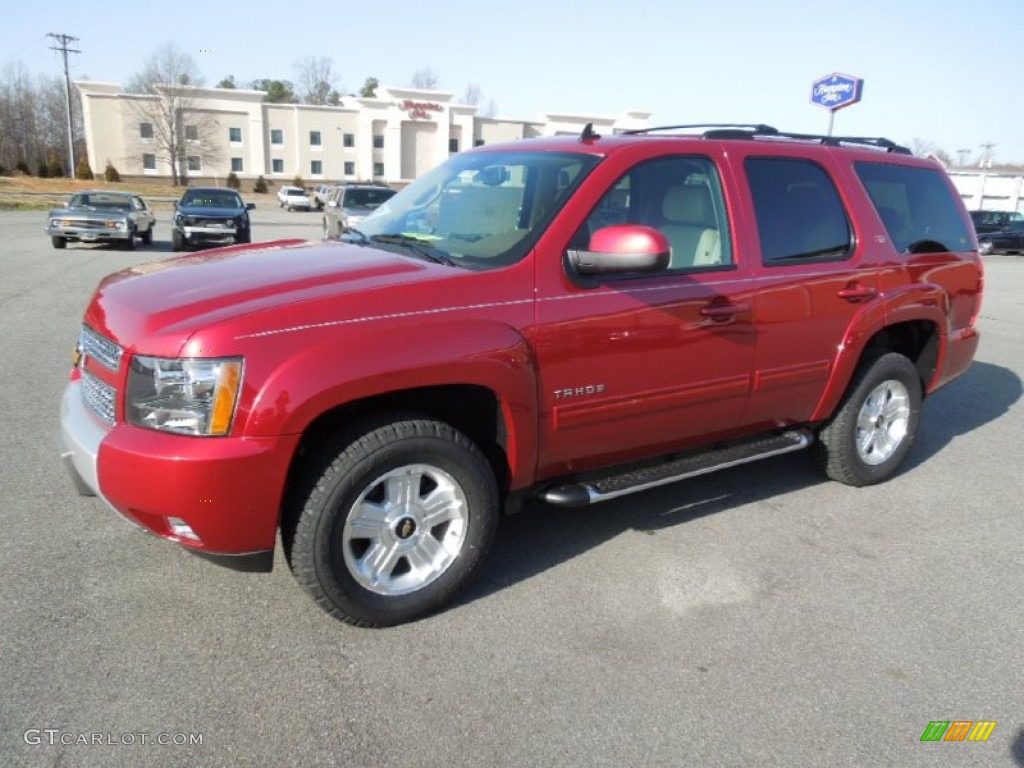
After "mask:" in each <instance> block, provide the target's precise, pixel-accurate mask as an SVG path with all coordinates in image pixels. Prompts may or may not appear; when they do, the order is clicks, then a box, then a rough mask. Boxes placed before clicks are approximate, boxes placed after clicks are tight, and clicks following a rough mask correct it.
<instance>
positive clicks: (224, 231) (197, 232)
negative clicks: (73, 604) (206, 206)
mask: <svg viewBox="0 0 1024 768" xmlns="http://www.w3.org/2000/svg"><path fill="white" fill-rule="evenodd" d="M245 232H246V230H244V229H235V228H234V227H182V228H181V234H182V235H183V236H184V237H185V240H186V241H187V242H190V243H233V242H235V241H236V239H237V238H238V237H239V236H240V235H244V234H245Z"/></svg>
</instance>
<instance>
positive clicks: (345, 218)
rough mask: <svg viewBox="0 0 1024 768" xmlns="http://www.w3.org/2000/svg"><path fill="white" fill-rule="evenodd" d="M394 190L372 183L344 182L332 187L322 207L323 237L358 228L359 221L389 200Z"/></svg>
mask: <svg viewBox="0 0 1024 768" xmlns="http://www.w3.org/2000/svg"><path fill="white" fill-rule="evenodd" d="M395 191H396V190H394V189H391V188H390V187H379V186H374V185H373V184H345V185H342V186H340V187H335V188H334V189H332V190H331V192H330V194H329V195H328V197H327V205H326V206H325V207H324V220H323V233H324V239H325V240H327V239H330V238H335V237H341V235H342V234H344V233H345V232H347V231H348V230H350V229H358V228H359V224H360V222H362V220H363V219H365V218H366V217H367V216H369V215H370V213H372V212H373V211H374V210H376V209H377V208H378V207H380V206H381V205H383V204H384V203H385V202H387V201H388V200H390V199H391V198H392V197H393V196H394V194H395Z"/></svg>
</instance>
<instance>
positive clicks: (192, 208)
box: [177, 205, 245, 219]
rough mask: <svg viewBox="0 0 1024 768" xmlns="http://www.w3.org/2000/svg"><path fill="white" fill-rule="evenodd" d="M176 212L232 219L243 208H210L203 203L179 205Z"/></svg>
mask: <svg viewBox="0 0 1024 768" xmlns="http://www.w3.org/2000/svg"><path fill="white" fill-rule="evenodd" d="M177 212H178V213H180V214H182V215H183V216H195V217H196V218H200V219H233V218H235V217H236V216H241V215H242V214H243V213H245V209H244V208H210V207H209V206H204V205H179V206H178V210H177Z"/></svg>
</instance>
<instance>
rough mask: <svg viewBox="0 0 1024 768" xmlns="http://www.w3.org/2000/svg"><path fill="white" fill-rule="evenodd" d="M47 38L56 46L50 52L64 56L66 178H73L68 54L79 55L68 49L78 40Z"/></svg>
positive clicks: (50, 33) (75, 51) (59, 35)
mask: <svg viewBox="0 0 1024 768" xmlns="http://www.w3.org/2000/svg"><path fill="white" fill-rule="evenodd" d="M46 36H47V37H52V38H53V39H54V41H56V45H51V46H50V50H51V51H60V52H61V53H62V54H63V56H64V103H65V105H66V106H67V114H68V177H69V178H72V179H73V178H75V139H74V135H73V134H72V131H71V77H70V76H69V75H68V54H69V53H81V51H80V50H78V49H77V48H68V45H70V44H71V43H77V42H78V38H77V37H72V36H71V35H65V34H58V33H56V32H47V34H46Z"/></svg>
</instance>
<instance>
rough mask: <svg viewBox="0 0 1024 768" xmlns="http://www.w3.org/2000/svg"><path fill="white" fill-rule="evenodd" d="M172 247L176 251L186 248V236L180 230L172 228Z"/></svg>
mask: <svg viewBox="0 0 1024 768" xmlns="http://www.w3.org/2000/svg"><path fill="white" fill-rule="evenodd" d="M171 248H172V249H174V250H175V251H184V250H185V237H184V236H183V235H182V234H181V232H179V231H178V230H176V229H174V230H171Z"/></svg>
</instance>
